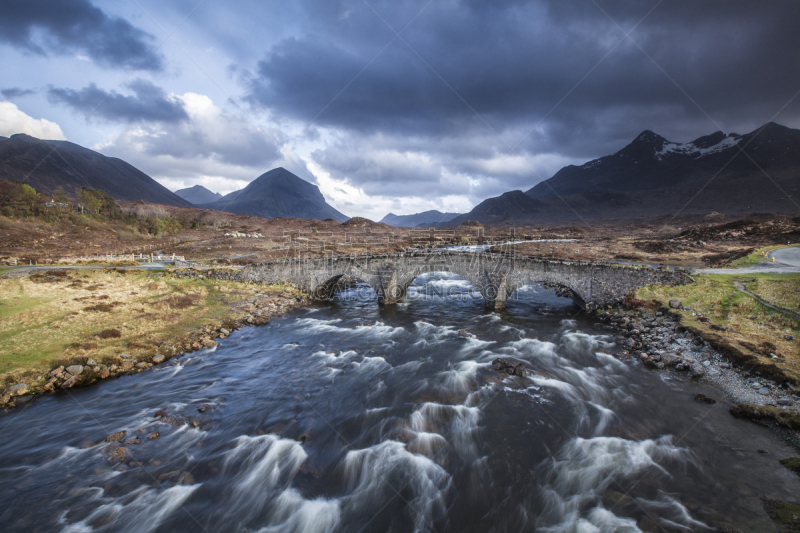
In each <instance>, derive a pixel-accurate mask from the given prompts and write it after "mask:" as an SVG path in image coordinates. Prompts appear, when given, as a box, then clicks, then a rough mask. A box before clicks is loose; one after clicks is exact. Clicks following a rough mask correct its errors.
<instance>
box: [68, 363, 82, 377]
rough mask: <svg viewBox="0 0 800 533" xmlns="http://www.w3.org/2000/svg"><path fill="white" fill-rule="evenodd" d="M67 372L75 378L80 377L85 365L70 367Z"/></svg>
mask: <svg viewBox="0 0 800 533" xmlns="http://www.w3.org/2000/svg"><path fill="white" fill-rule="evenodd" d="M66 370H67V372H69V373H70V374H72V375H73V376H78V375H80V373H81V372H83V365H69V366H68V367H67V369H66Z"/></svg>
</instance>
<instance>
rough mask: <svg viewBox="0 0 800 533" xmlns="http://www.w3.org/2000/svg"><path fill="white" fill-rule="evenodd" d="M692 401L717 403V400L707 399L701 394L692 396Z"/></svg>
mask: <svg viewBox="0 0 800 533" xmlns="http://www.w3.org/2000/svg"><path fill="white" fill-rule="evenodd" d="M694 401H696V402H705V403H717V400H715V399H714V398H709V397H708V396H706V395H705V394H703V393H702V392H698V393H697V394H695V395H694Z"/></svg>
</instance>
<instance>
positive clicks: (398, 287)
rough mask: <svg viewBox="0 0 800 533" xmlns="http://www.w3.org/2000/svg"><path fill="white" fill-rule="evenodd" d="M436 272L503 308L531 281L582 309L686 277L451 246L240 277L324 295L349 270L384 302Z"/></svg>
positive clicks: (274, 265)
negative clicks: (557, 289) (567, 295)
mask: <svg viewBox="0 0 800 533" xmlns="http://www.w3.org/2000/svg"><path fill="white" fill-rule="evenodd" d="M437 271H443V272H450V273H453V274H456V275H459V276H461V277H463V278H464V279H466V280H467V281H469V282H470V283H472V284H473V285H474V286H475V287H476V288H477V289H478V291H480V293H481V295H482V296H483V297H484V300H485V302H486V307H488V308H491V309H501V308H503V307H505V304H506V300H507V299H508V297H509V296H510V295H511V294H512V293H513V292H514V291H515V290H517V289H518V288H519V287H522V286H523V285H527V284H528V283H532V282H543V283H548V284H554V285H558V286H563V287H567V288H568V289H569V290H570V291H571V292H572V293H573V294H574V295H575V299H576V301H579V303H582V304H583V305H584V306H585V308H587V309H593V308H596V307H601V306H605V305H609V304H612V303H616V302H618V301H621V300H622V299H623V298H624V297H625V296H626V295H627V294H628V293H629V292H630V291H632V290H634V289H636V288H638V287H642V286H645V285H656V284H658V285H682V284H686V283H691V282H692V279H691V278H690V277H689V276H687V275H686V274H684V273H683V272H678V271H670V270H667V271H665V270H656V269H652V268H640V267H630V266H623V265H610V264H598V263H589V262H582V261H564V260H553V259H543V258H534V257H517V256H513V255H509V254H502V253H471V252H451V251H434V252H431V251H426V252H400V253H392V254H373V255H361V256H355V255H354V256H337V257H320V258H312V259H286V260H280V261H273V262H270V263H261V264H256V265H248V266H247V267H245V268H244V269H243V271H242V279H243V280H246V281H259V282H261V281H264V282H268V283H280V282H284V283H285V282H289V283H293V284H295V285H296V286H298V287H299V288H301V289H303V290H304V291H306V292H307V293H309V294H311V295H312V296H313V297H325V296H328V297H329V296H331V290H334V289H335V283H336V281H338V280H339V279H341V277H342V276H343V275H349V276H351V277H353V278H358V279H361V280H364V281H365V282H366V283H368V284H369V285H370V286H371V287H372V289H373V290H374V291H375V293H376V294H377V295H378V303H379V304H381V305H388V304H393V303H396V302H397V301H399V300H400V299H401V298H402V297H403V296H405V294H406V291H407V289H408V286H409V285H410V284H411V283H412V282H413V281H414V279H416V278H417V277H418V276H420V275H422V274H425V273H429V272H437Z"/></svg>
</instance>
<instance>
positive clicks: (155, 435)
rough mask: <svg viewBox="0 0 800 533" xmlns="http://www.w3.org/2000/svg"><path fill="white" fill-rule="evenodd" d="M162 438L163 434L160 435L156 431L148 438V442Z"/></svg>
mask: <svg viewBox="0 0 800 533" xmlns="http://www.w3.org/2000/svg"><path fill="white" fill-rule="evenodd" d="M160 436H161V433H159V432H158V431H154V432H152V433H150V434H149V435H148V436H147V439H148V440H153V439H157V438H158V437H160Z"/></svg>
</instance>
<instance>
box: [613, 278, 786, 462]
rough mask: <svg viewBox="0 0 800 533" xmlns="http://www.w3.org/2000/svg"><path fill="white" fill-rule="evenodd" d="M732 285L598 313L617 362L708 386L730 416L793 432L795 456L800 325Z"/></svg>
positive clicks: (643, 292) (654, 292)
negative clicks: (613, 335)
mask: <svg viewBox="0 0 800 533" xmlns="http://www.w3.org/2000/svg"><path fill="white" fill-rule="evenodd" d="M728 278H730V279H728ZM732 278H733V276H730V277H723V276H702V277H698V278H697V279H696V283H695V284H693V285H690V286H683V287H647V288H643V289H640V290H639V291H637V292H636V293H635V297H632V298H629V299H627V300H626V304H627V307H626V308H619V309H614V310H608V311H601V312H599V313H598V318H599V319H600V320H601V321H603V322H606V323H608V324H609V326H608V327H610V328H612V329H613V330H615V331H617V332H618V333H619V335H620V337H619V343H620V344H621V345H622V346H623V350H622V351H621V352H620V353H619V356H620V357H622V358H628V357H635V358H637V359H639V360H640V361H641V362H642V363H644V364H645V365H646V366H648V367H650V368H654V369H659V370H674V371H677V372H685V373H688V374H690V375H691V376H692V377H693V378H695V379H698V380H703V381H705V382H708V383H710V384H711V385H713V386H715V387H716V388H717V389H718V390H720V392H721V393H722V394H723V395H724V397H725V399H726V400H727V401H728V402H729V403H730V404H731V408H730V412H731V414H732V415H733V416H736V417H739V418H746V419H750V420H753V421H756V422H759V423H764V424H767V425H771V426H775V427H779V428H785V429H788V430H792V431H790V432H788V433H786V435H784V437H786V440H788V441H790V442H791V443H792V444H793V445H794V446H795V448H798V449H800V437H799V436H798V433H796V432H797V431H800V372H799V371H800V368H798V364H800V363H799V361H800V354H798V348H797V341H796V340H795V339H796V337H795V336H796V334H797V328H798V323H797V321H796V320H794V319H793V317H791V316H788V315H786V314H785V313H781V312H780V311H777V310H775V309H772V308H770V307H769V306H767V305H764V304H763V303H761V302H759V301H758V300H756V299H754V298H752V297H750V296H749V295H747V294H744V293H741V292H740V291H739V290H738V289H737V288H736V286H735V284H736V283H738V281H737V280H735V279H732ZM756 281H758V282H760V284H761V286H760V287H759V288H758V289H757V290H759V291H760V292H762V293H769V291H770V290H772V289H774V288H775V284H776V283H778V284H779V285H778V286H779V287H780V288H781V289H782V290H784V291H785V290H790V289H791V287H794V286H795V285H796V284H797V283H798V280H797V279H795V278H786V277H780V276H775V275H772V276H763V278H762V279H759V280H756ZM784 330H785V331H784ZM701 400H702V398H701Z"/></svg>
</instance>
